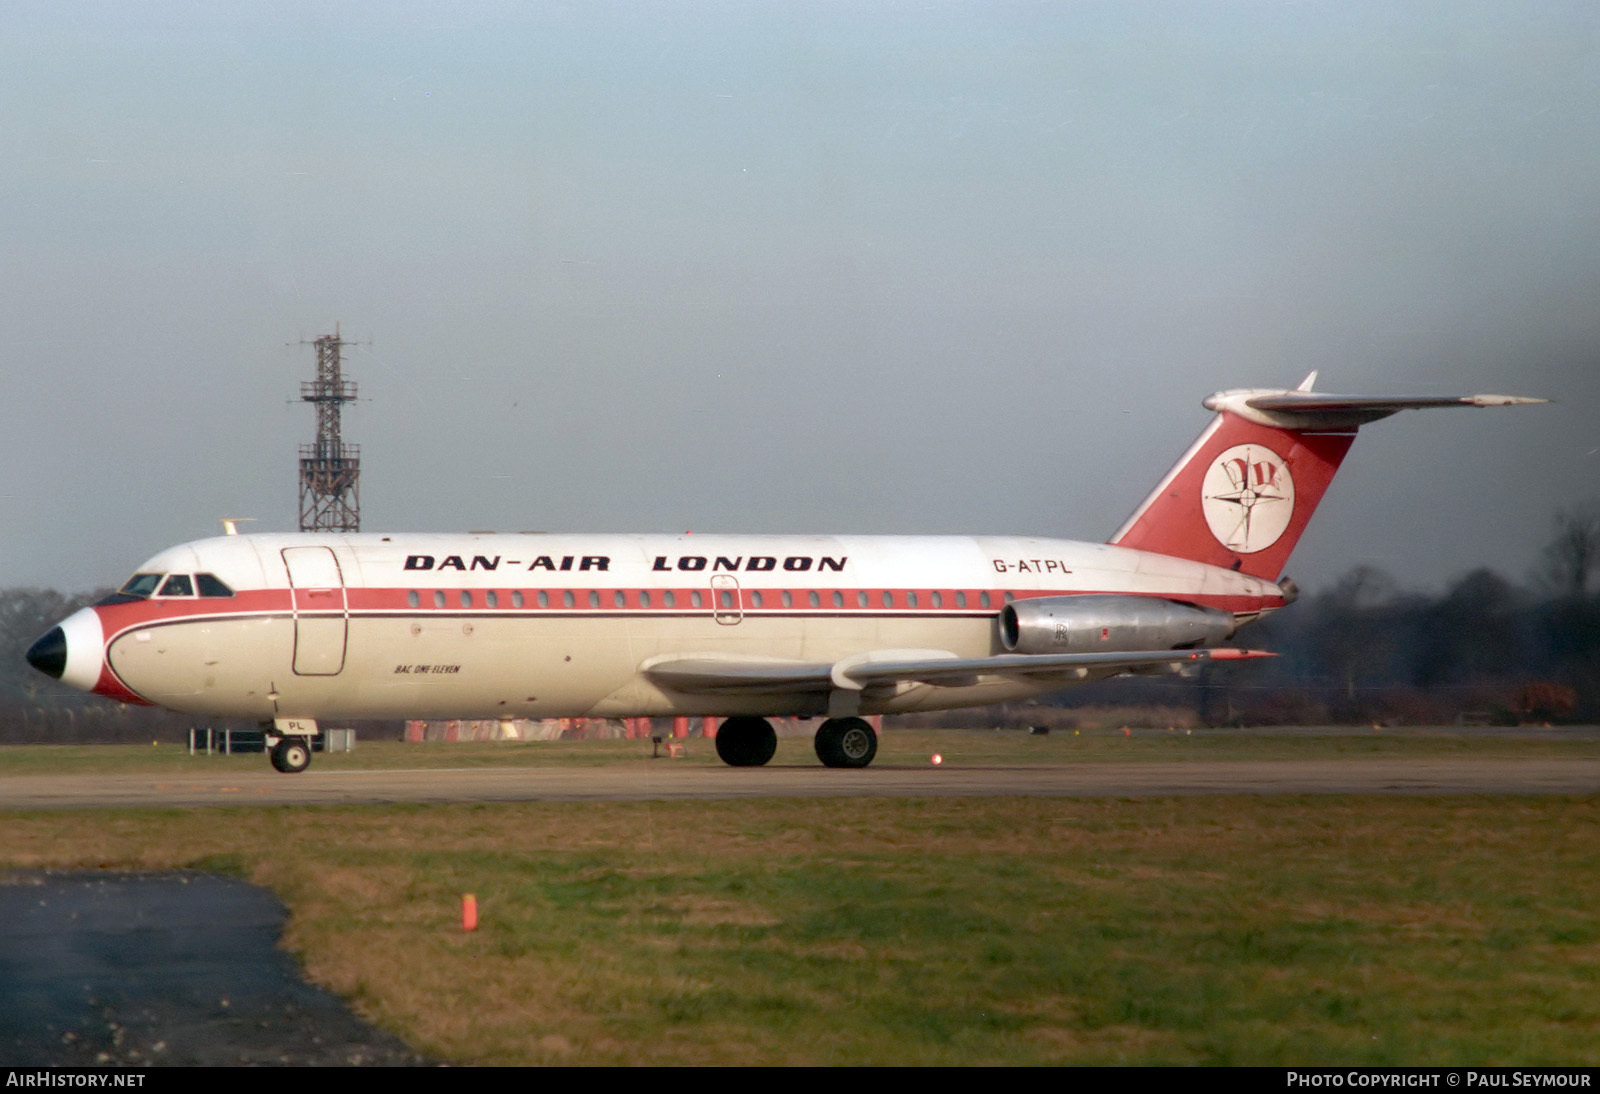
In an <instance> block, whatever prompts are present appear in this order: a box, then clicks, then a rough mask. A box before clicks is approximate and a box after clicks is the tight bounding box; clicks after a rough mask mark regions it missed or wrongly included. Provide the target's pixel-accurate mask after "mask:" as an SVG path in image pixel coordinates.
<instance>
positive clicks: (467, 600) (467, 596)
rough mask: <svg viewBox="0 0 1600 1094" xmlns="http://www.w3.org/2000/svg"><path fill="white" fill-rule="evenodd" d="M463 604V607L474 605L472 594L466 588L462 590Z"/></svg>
mask: <svg viewBox="0 0 1600 1094" xmlns="http://www.w3.org/2000/svg"><path fill="white" fill-rule="evenodd" d="M461 606H462V607H463V608H470V607H472V594H471V593H469V592H467V591H466V590H465V589H463V590H462V591H461Z"/></svg>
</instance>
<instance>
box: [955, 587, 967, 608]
mask: <svg viewBox="0 0 1600 1094" xmlns="http://www.w3.org/2000/svg"><path fill="white" fill-rule="evenodd" d="M966 606H967V594H966V593H964V592H961V591H959V590H957V592H956V607H958V608H965V607H966Z"/></svg>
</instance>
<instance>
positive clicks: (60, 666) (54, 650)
mask: <svg viewBox="0 0 1600 1094" xmlns="http://www.w3.org/2000/svg"><path fill="white" fill-rule="evenodd" d="M27 657H28V664H30V665H32V666H33V667H34V668H36V669H38V670H39V671H40V672H42V673H44V674H45V675H46V676H48V677H50V678H51V679H53V680H59V679H61V674H62V673H64V672H66V671H67V633H66V632H65V631H63V630H62V629H61V628H60V627H51V628H50V630H49V631H48V632H47V633H46V634H45V636H44V637H43V638H41V639H39V641H37V642H35V643H34V644H33V645H31V646H29V647H28V653H27Z"/></svg>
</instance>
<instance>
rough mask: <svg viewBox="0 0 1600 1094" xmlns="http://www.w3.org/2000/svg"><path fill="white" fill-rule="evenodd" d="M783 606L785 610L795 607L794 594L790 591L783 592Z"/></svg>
mask: <svg viewBox="0 0 1600 1094" xmlns="http://www.w3.org/2000/svg"><path fill="white" fill-rule="evenodd" d="M783 606H784V607H785V608H792V607H794V594H792V593H790V592H789V590H788V589H785V590H783Z"/></svg>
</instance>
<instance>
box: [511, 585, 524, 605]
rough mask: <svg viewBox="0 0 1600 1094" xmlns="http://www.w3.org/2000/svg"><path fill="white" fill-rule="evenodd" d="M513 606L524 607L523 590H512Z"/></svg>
mask: <svg viewBox="0 0 1600 1094" xmlns="http://www.w3.org/2000/svg"><path fill="white" fill-rule="evenodd" d="M511 606H512V607H513V608H520V607H522V590H521V589H513V590H512V592H511Z"/></svg>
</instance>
